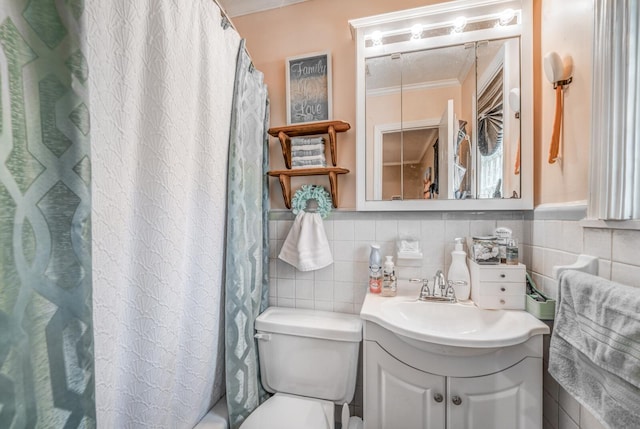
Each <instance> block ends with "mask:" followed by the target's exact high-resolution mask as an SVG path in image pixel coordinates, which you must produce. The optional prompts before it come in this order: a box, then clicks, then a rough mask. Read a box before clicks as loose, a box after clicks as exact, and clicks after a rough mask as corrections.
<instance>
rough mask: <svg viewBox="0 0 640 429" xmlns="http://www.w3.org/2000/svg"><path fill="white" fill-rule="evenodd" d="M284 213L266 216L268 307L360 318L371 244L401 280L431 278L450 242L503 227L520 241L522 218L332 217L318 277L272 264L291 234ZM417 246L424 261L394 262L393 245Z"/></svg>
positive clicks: (447, 257) (447, 259)
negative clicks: (406, 241)
mask: <svg viewBox="0 0 640 429" xmlns="http://www.w3.org/2000/svg"><path fill="white" fill-rule="evenodd" d="M291 219H292V215H291V214H290V213H288V212H276V213H271V220H270V222H269V228H270V241H269V244H270V252H269V256H270V265H269V266H270V274H269V277H270V303H271V304H272V305H278V306H286V307H303V308H315V309H322V310H329V311H339V312H346V313H359V312H360V308H361V307H362V303H363V301H364V297H365V295H366V292H367V279H368V265H369V262H368V261H369V252H370V245H371V243H378V244H380V246H381V253H382V255H383V256H385V255H393V256H394V260H395V261H396V265H397V271H398V275H399V277H401V278H412V277H432V276H433V275H434V274H435V272H436V271H437V270H438V269H441V270H444V271H445V272H446V270H447V269H448V267H449V265H450V264H451V251H452V250H453V244H454V238H456V237H467V236H469V235H487V234H491V233H493V231H494V230H495V228H496V226H507V227H509V228H511V229H512V230H513V231H514V235H515V236H516V237H517V238H518V239H519V240H520V241H522V240H523V238H524V236H523V231H524V230H523V219H524V214H523V213H522V212H514V213H496V214H490V215H488V214H486V213H477V214H476V213H455V214H448V213H426V214H408V213H355V212H334V213H332V214H331V215H330V216H329V217H328V218H327V219H326V220H325V221H324V222H323V223H324V227H325V231H326V233H327V239H328V241H329V247H330V248H331V251H332V255H333V259H334V263H333V264H332V265H330V266H329V267H326V268H323V269H321V270H317V271H310V272H302V271H298V270H297V269H295V268H294V267H292V266H291V265H289V264H287V263H285V262H283V261H281V260H279V259H277V257H278V254H279V253H280V249H281V248H282V245H283V243H284V240H285V239H286V237H287V234H288V233H289V229H290V228H291V225H292V224H293V222H292V220H291ZM399 238H415V239H418V240H419V241H420V244H421V247H422V253H423V259H422V261H421V263H420V264H418V265H417V266H407V265H406V264H404V263H403V261H397V260H396V257H395V254H396V241H397V240H398V239H399Z"/></svg>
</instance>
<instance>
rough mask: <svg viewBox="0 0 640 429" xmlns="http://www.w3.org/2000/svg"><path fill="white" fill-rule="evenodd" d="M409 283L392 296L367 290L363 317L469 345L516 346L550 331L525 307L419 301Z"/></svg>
mask: <svg viewBox="0 0 640 429" xmlns="http://www.w3.org/2000/svg"><path fill="white" fill-rule="evenodd" d="M408 285H409V284H408V282H407V283H406V284H405V285H404V286H405V288H406V289H405V293H404V295H399V296H397V297H393V298H385V297H380V296H376V295H371V294H367V297H366V298H365V302H364V304H363V306H362V311H361V313H360V316H361V317H362V319H364V320H370V321H372V322H375V323H376V324H378V325H381V326H382V327H384V328H386V329H388V330H390V331H392V332H393V333H395V334H397V335H400V336H404V337H407V338H409V339H412V340H417V341H419V342H427V343H431V344H437V345H444V346H455V347H466V348H496V347H507V346H513V345H516V344H520V343H524V342H525V341H527V340H528V339H529V338H531V337H532V336H534V335H540V334H548V333H549V327H548V326H547V325H546V324H544V323H543V322H541V321H540V320H538V319H536V318H535V317H533V316H532V315H531V314H529V313H527V312H525V311H518V310H483V309H479V308H478V307H476V306H475V305H473V304H472V303H470V302H468V303H456V304H450V303H439V302H423V301H418V300H417V299H416V297H417V290H413V289H414V288H409V287H408ZM402 286H403V285H400V287H402ZM399 289H400V288H399Z"/></svg>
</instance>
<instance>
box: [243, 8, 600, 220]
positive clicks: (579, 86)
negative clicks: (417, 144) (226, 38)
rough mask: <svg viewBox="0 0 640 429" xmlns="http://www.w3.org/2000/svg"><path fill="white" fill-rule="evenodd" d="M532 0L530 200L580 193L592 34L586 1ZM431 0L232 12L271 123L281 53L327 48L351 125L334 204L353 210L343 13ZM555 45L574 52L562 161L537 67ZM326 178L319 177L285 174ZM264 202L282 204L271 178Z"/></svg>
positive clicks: (349, 45)
mask: <svg viewBox="0 0 640 429" xmlns="http://www.w3.org/2000/svg"><path fill="white" fill-rule="evenodd" d="M533 1H534V29H535V30H534V41H535V42H534V66H535V68H536V72H535V77H534V79H535V82H534V95H535V100H534V145H535V149H534V152H535V154H534V157H535V159H534V164H535V167H534V173H535V185H534V188H535V190H534V192H535V204H536V205H538V204H541V203H555V202H567V201H576V200H584V199H586V198H587V187H588V183H587V182H588V179H587V178H588V164H589V159H588V158H589V138H590V129H589V124H590V115H591V45H592V41H591V37H592V26H593V5H592V2H591V1H588V0H533ZM434 3H440V1H438V0H347V1H345V0H312V1H307V2H303V3H297V4H294V5H291V6H287V7H283V8H279V9H273V10H269V11H265V12H260V13H255V14H250V15H245V16H240V17H236V18H233V23H234V25H235V26H236V28H237V29H238V31H239V33H240V35H241V36H242V37H244V38H245V39H247V48H248V50H249V52H250V54H251V57H252V59H253V62H254V64H255V66H256V67H257V68H258V69H260V70H261V71H262V72H263V73H264V75H265V81H266V83H267V85H268V87H269V97H270V100H271V125H272V126H280V125H285V124H286V112H285V59H286V58H287V57H289V56H294V55H299V54H305V53H311V52H316V51H323V50H330V51H331V53H332V61H333V68H332V70H333V117H334V119H340V120H344V121H347V122H349V123H350V124H351V127H352V129H351V130H350V131H348V132H346V133H342V134H339V136H338V165H339V166H341V167H345V168H348V169H349V170H351V173H350V174H347V175H342V176H340V179H339V182H340V184H339V189H340V195H339V205H340V209H346V210H353V209H354V208H355V198H356V185H355V183H356V179H355V177H356V176H355V165H356V161H355V153H356V151H355V142H356V136H355V97H356V94H355V84H356V77H355V42H354V41H353V40H352V38H351V33H350V31H349V24H348V21H349V20H350V19H354V18H362V17H366V16H371V15H376V14H380V13H386V12H391V11H396V10H402V9H409V8H414V7H419V6H425V5H428V4H434ZM549 50H556V51H558V52H559V53H560V54H561V55H563V54H566V53H571V55H572V56H573V58H574V63H575V72H574V83H572V84H571V86H570V87H569V88H568V90H567V91H566V93H565V109H564V111H565V121H564V131H563V141H562V144H561V150H562V154H563V157H564V158H563V161H562V162H561V163H557V164H553V165H550V164H547V156H548V150H549V139H550V137H551V127H552V122H553V115H554V94H553V89H552V87H551V85H550V84H549V83H548V82H547V81H546V78H545V77H544V73H543V71H542V62H541V57H542V55H543V54H544V53H545V52H547V51H549ZM270 146H271V151H270V155H271V168H273V169H281V168H284V162H283V160H282V152H281V151H280V148H279V147H280V145H279V144H278V143H277V141H275V140H272V141H271V145H270ZM304 183H316V184H321V185H324V186H328V180H327V179H326V178H325V177H321V178H314V177H307V178H292V188H293V189H297V188H298V187H299V186H300V185H302V184H304ZM270 191H271V208H272V209H283V208H284V202H283V199H282V193H281V190H280V186H279V184H278V182H277V180H275V179H271V189H270Z"/></svg>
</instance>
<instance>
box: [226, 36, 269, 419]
mask: <svg viewBox="0 0 640 429" xmlns="http://www.w3.org/2000/svg"><path fill="white" fill-rule="evenodd" d="M268 114H269V109H268V101H267V88H266V86H265V85H264V83H263V76H262V73H261V72H259V71H258V70H255V69H254V67H253V65H252V64H251V59H250V58H249V55H248V54H247V52H246V50H245V48H244V40H243V41H242V43H241V46H240V50H239V52H238V62H237V67H236V84H235V90H234V97H233V108H232V116H231V139H230V141H229V178H228V180H229V182H228V185H227V198H228V202H227V242H226V270H225V272H226V281H225V300H226V306H225V307H226V315H225V325H226V329H225V332H226V349H225V350H226V365H227V367H226V368H227V378H226V382H227V405H228V409H229V420H230V424H231V429H237V428H238V427H239V426H240V424H241V423H242V422H243V421H244V420H245V419H246V418H247V416H248V415H249V413H250V412H251V411H253V410H254V409H255V408H256V407H257V406H258V405H260V402H262V401H264V399H265V398H266V396H267V393H266V392H265V391H264V390H263V389H262V386H261V384H260V380H259V378H260V377H259V365H258V350H257V345H256V340H254V338H253V335H254V332H255V331H254V322H255V319H256V317H257V316H258V314H259V313H261V312H262V311H264V310H265V309H266V308H267V305H268V303H269V302H268V300H269V290H268V280H269V271H268V268H269V254H268V247H267V246H268V243H269V241H268V240H269V234H268V230H267V225H268V219H267V214H268V209H269V200H268V188H269V182H268V177H267V175H266V172H267V170H268V168H269V151H268V150H266V148H268V143H269V140H268V135H267V129H268V123H269V116H268Z"/></svg>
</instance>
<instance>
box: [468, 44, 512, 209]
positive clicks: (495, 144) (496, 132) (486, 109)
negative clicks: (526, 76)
mask: <svg viewBox="0 0 640 429" xmlns="http://www.w3.org/2000/svg"><path fill="white" fill-rule="evenodd" d="M519 43H520V40H519V38H511V39H504V40H493V41H490V42H488V43H487V42H485V43H479V44H478V47H477V62H476V66H477V69H478V70H477V76H478V84H477V88H478V98H477V100H478V101H477V125H476V126H477V147H478V165H477V172H478V198H512V197H515V198H519V196H520V176H519V175H518V174H516V173H515V171H516V169H515V166H516V165H519V163H520V160H519V158H517V157H519V156H520V151H519V150H518V149H519V145H520V123H519V116H518V114H517V110H519V106H518V109H513V110H512V109H509V108H508V107H507V106H506V103H507V100H508V94H509V92H510V91H511V90H512V89H514V88H519V87H520V73H519V64H520V53H519V52H520V51H519Z"/></svg>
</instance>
